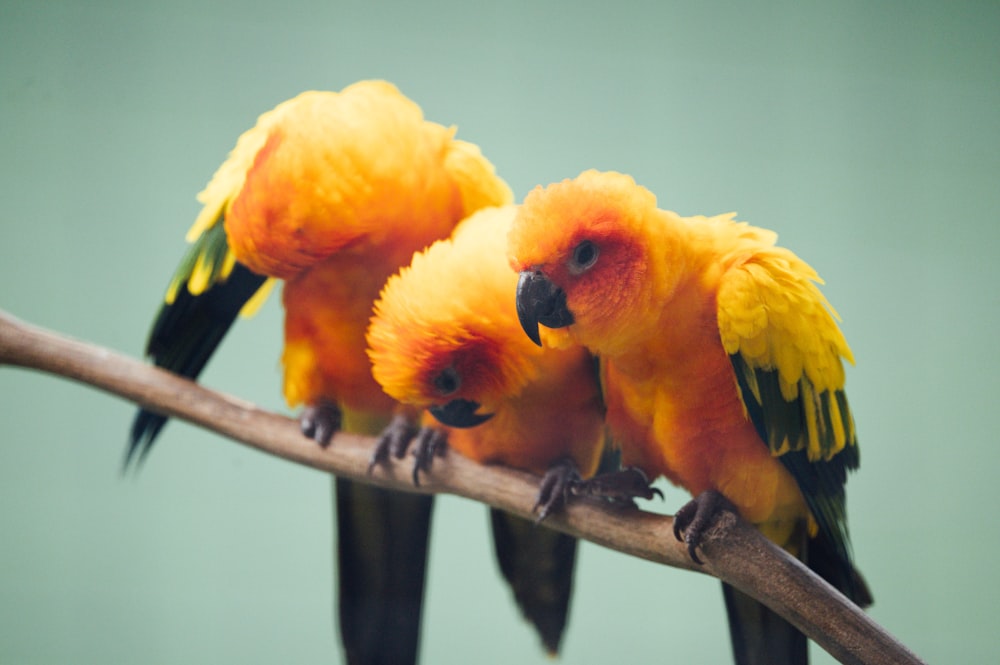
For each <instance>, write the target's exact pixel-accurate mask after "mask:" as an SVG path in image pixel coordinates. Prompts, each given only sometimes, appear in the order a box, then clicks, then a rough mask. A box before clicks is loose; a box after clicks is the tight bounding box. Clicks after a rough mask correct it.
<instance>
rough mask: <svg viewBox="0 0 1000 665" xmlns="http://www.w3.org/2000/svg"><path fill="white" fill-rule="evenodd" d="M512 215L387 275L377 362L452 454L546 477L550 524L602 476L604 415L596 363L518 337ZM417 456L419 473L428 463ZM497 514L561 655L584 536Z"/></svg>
mask: <svg viewBox="0 0 1000 665" xmlns="http://www.w3.org/2000/svg"><path fill="white" fill-rule="evenodd" d="M515 210H516V208H515V207H514V206H506V207H500V208H486V209H484V210H481V211H479V212H477V213H476V214H474V215H473V216H472V217H470V218H469V219H467V220H465V221H464V222H462V223H461V224H460V225H459V226H458V227H457V228H456V229H455V232H454V234H453V236H452V237H451V238H450V239H447V240H439V241H438V242H436V243H434V244H433V245H431V247H430V248H428V249H427V250H426V251H425V252H422V253H419V254H416V255H415V256H414V257H413V262H412V263H411V264H410V266H409V267H407V268H404V269H403V270H402V271H401V272H400V274H398V275H395V276H393V277H391V278H390V279H389V281H388V282H387V283H386V286H385V288H384V289H383V291H382V294H381V297H380V298H379V300H378V301H377V302H376V303H375V315H374V316H373V317H372V321H371V326H370V328H369V330H368V343H369V355H370V357H371V360H372V372H373V374H374V376H375V378H376V379H377V380H378V382H379V383H380V384H381V385H382V387H383V388H384V389H385V391H386V392H387V393H388V394H390V395H392V396H393V397H395V398H396V399H398V400H399V401H400V402H403V403H406V404H411V405H414V406H416V407H419V408H421V409H428V410H429V412H430V413H431V414H433V415H434V416H435V417H436V418H437V419H438V420H439V421H440V422H441V423H443V424H444V425H447V426H449V427H447V428H445V429H444V432H445V433H446V436H447V441H448V444H449V446H450V447H451V448H452V449H454V450H456V451H458V452H459V453H461V454H463V455H465V456H466V457H469V458H471V459H473V460H475V461H477V462H480V463H484V464H493V463H497V464H505V465H507V466H512V467H516V468H520V469H523V470H527V471H531V472H533V473H536V474H538V475H539V476H543V477H544V480H543V482H542V490H541V492H540V494H539V500H538V505H539V507H540V509H541V517H544V516H545V515H546V514H548V512H549V511H550V510H552V509H554V508H556V507H558V505H559V504H560V503H561V501H562V499H563V496H564V492H565V490H566V489H567V487H568V484H569V483H572V482H573V481H574V480H575V479H578V478H580V477H581V476H582V477H584V478H587V477H590V476H592V475H593V474H594V472H595V470H596V469H597V467H598V464H599V461H600V459H601V455H602V451H603V449H604V441H605V432H604V408H603V403H602V401H601V395H600V387H599V384H598V380H597V370H596V365H595V363H594V360H593V358H592V357H591V355H590V354H589V353H588V352H587V351H586V350H585V349H584V348H583V347H581V346H579V345H567V346H565V348H560V349H555V348H544V349H543V348H541V347H538V346H536V345H534V344H532V342H531V341H530V340H529V339H528V338H527V337H525V335H524V333H523V332H522V331H521V327H520V325H519V323H518V318H517V312H516V310H515V308H514V300H513V298H512V297H511V295H512V293H513V290H514V288H515V287H516V285H517V274H516V273H515V272H514V271H512V270H511V269H510V266H509V265H508V264H507V260H506V259H505V257H504V256H503V254H502V253H501V252H498V251H497V249H498V248H502V247H503V246H504V244H505V243H506V238H507V232H508V231H509V229H510V224H511V221H512V220H513V218H514V213H515ZM558 335H559V333H558V332H557V331H555V332H553V333H552V336H558ZM395 454H396V456H400V455H401V454H402V451H397V452H396V453H395ZM417 454H418V462H417V467H416V468H415V473H416V472H417V471H419V470H420V465H421V460H427V461H429V460H430V459H431V457H430V456H428V454H427V453H426V452H420V451H418V452H417ZM490 514H491V523H492V527H493V537H494V545H495V552H496V555H497V560H498V563H499V565H500V569H501V572H502V573H503V574H504V576H505V577H506V578H507V580H508V582H509V583H510V584H511V586H512V588H513V591H514V595H515V598H516V600H517V602H518V605H519V606H520V607H521V610H522V612H523V613H524V615H525V617H526V618H527V619H528V620H529V621H531V622H532V623H533V624H534V625H535V627H536V628H537V630H538V632H539V634H540V635H541V638H542V642H543V644H544V645H545V647H546V649H547V650H548V651H549V652H550V653H551V654H553V655H554V654H556V653H557V652H558V649H559V644H560V641H561V638H562V635H563V631H564V628H565V625H566V617H567V613H568V611H569V604H570V597H571V593H572V584H573V568H574V562H575V556H576V539H575V538H572V537H569V536H566V535H564V534H560V533H557V532H555V531H551V530H548V529H542V528H538V527H536V525H535V524H533V523H532V522H530V521H526V520H523V519H521V518H518V517H515V516H512V515H510V514H508V513H505V512H503V511H500V510H496V509H492V510H491V511H490Z"/></svg>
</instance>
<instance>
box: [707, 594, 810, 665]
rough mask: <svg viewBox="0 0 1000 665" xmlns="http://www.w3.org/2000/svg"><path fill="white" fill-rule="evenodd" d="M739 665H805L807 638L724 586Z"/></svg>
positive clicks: (776, 615)
mask: <svg viewBox="0 0 1000 665" xmlns="http://www.w3.org/2000/svg"><path fill="white" fill-rule="evenodd" d="M722 595H723V597H724V598H725V600H726V615H727V616H728V617H729V636H730V638H731V640H732V645H733V662H735V663H736V665H806V664H807V663H808V662H809V650H808V649H809V645H808V642H807V640H806V636H805V635H803V634H802V633H800V632H799V631H798V630H797V629H796V628H795V627H794V626H792V624H790V623H788V622H787V621H785V620H784V619H783V618H781V617H780V616H779V615H778V614H776V613H775V612H773V611H771V610H770V609H769V608H768V607H766V606H764V605H762V604H760V603H759V602H757V601H756V600H754V599H753V598H751V597H750V596H748V595H746V594H744V593H742V592H741V591H737V590H736V589H734V588H733V587H731V586H729V585H728V584H725V583H723V585H722Z"/></svg>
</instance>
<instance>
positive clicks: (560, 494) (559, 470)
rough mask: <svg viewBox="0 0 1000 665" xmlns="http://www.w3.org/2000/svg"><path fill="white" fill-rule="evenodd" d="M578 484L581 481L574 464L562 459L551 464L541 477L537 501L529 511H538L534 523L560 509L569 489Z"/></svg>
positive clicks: (567, 459) (565, 458)
mask: <svg viewBox="0 0 1000 665" xmlns="http://www.w3.org/2000/svg"><path fill="white" fill-rule="evenodd" d="M580 482H582V479H581V478H580V469H579V468H578V467H577V465H576V462H574V461H573V460H571V459H569V458H568V457H564V458H562V459H560V460H557V461H556V462H555V463H553V464H552V466H550V467H549V469H548V471H546V472H545V475H544V476H542V483H541V485H540V486H539V488H538V500H537V501H535V506H534V507H533V508H532V509H531V511H532V512H535V511H538V517H537V518H536V519H535V523H536V524H537V523H538V522H541V521H542V520H544V519H545V518H546V517H548V516H549V515H550V514H551V513H552V511H553V510H557V509H559V508H560V507H562V506H563V505H564V504H565V503H566V497H567V495H568V494H569V492H570V490H571V488H572V487H574V486H576V485H577V484H578V483H580Z"/></svg>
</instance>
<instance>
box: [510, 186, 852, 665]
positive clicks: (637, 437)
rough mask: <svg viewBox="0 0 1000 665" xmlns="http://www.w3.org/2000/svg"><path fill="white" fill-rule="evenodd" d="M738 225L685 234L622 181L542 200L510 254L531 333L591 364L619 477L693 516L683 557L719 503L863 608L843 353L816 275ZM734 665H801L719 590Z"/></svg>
mask: <svg viewBox="0 0 1000 665" xmlns="http://www.w3.org/2000/svg"><path fill="white" fill-rule="evenodd" d="M775 240H776V235H775V234H774V233H772V232H770V231H767V230H764V229H761V228H756V227H753V226H749V225H747V224H745V223H740V222H737V221H735V219H734V215H732V214H729V215H720V216H717V217H700V216H699V217H681V216H679V215H677V214H675V213H673V212H668V211H665V210H660V209H658V208H657V202H656V197H655V196H654V195H653V194H652V193H651V192H650V191H649V190H647V189H645V188H643V187H641V186H639V185H637V184H636V183H635V181H634V180H633V179H632V178H630V177H629V176H626V175H622V174H618V173H601V172H597V171H587V172H584V173H582V174H581V175H580V176H579V177H577V178H575V179H573V180H566V181H563V182H561V183H557V184H553V185H550V186H549V187H546V188H544V189H543V188H541V187H539V188H536V189H535V190H534V191H533V192H531V193H530V194H529V195H528V196H527V197H526V198H525V201H524V204H523V206H522V207H521V208H520V211H519V213H518V215H517V218H516V220H515V222H514V225H513V228H512V230H511V232H510V236H509V245H508V253H509V258H510V261H511V265H512V266H513V267H514V269H515V270H517V271H518V272H519V273H520V277H519V280H518V286H517V289H516V293H517V295H516V302H517V307H518V314H519V317H520V320H521V323H522V325H523V327H524V330H525V331H526V332H527V334H528V335H529V336H531V337H532V338H533V339H534V340H535V341H536V342H539V332H538V330H539V329H538V326H539V324H541V325H543V326H548V327H552V328H565V329H566V331H568V332H569V334H570V335H572V337H573V338H574V339H576V340H577V341H579V342H580V343H581V344H583V345H584V346H586V347H587V348H588V349H590V350H591V351H592V352H593V353H594V354H596V355H598V356H599V357H600V358H601V363H602V382H603V386H604V391H605V401H606V405H607V422H608V427H609V430H610V432H611V435H612V438H613V439H614V440H615V442H616V443H618V444H620V446H621V454H622V464H623V465H625V466H626V467H628V466H633V467H637V468H638V469H639V470H641V471H642V472H644V473H645V474H646V475H647V476H648V477H649V478H651V479H655V478H657V477H659V476H665V477H666V478H668V479H669V480H670V481H672V482H674V483H676V484H678V485H681V486H682V487H684V488H686V489H687V490H688V491H690V492H691V493H692V494H693V495H694V496H695V497H696V498H695V499H694V500H693V501H692V502H691V503H689V504H687V505H686V506H684V507H683V508H682V509H681V511H680V512H679V513H678V515H677V518H676V522H675V530H676V533H677V534H678V537H682V536H683V538H684V540H685V541H686V543H687V545H688V549H689V551H690V552H691V555H692V557H693V558H694V559H695V560H698V558H697V553H696V548H697V547H698V544H699V541H700V539H701V537H702V534H703V532H704V529H705V527H706V526H707V524H708V523H709V522H710V517H711V515H712V513H713V511H714V510H716V509H718V508H719V507H720V506H724V505H726V500H728V502H730V503H731V505H732V506H734V507H735V509H736V510H737V511H738V512H739V514H740V515H742V516H743V517H744V518H745V519H747V520H748V521H750V522H751V523H753V524H755V525H756V526H757V527H758V528H759V529H760V530H761V531H762V532H763V533H764V534H766V535H767V536H768V537H769V538H771V539H772V540H773V541H774V542H776V543H777V544H779V545H780V546H782V547H784V548H785V549H786V550H788V551H789V552H791V553H792V554H794V555H796V556H798V557H800V558H801V559H803V560H804V561H805V562H807V563H808V565H809V566H810V567H812V568H813V569H814V570H816V571H817V572H818V573H819V574H821V575H822V576H823V577H825V578H826V579H827V580H828V581H829V582H830V583H831V584H833V585H834V586H835V587H837V588H838V589H840V590H841V591H842V592H844V593H845V595H847V596H848V597H850V598H852V599H853V600H854V601H855V602H857V603H858V604H860V605H867V604H869V603H870V602H871V597H870V594H869V592H868V589H867V587H866V585H865V583H864V581H863V580H862V578H861V577H860V575H859V574H858V572H857V570H856V569H855V567H854V564H853V561H852V554H851V548H850V543H849V539H848V530H847V516H846V508H845V492H844V485H845V481H846V477H847V472H848V471H849V470H853V469H855V468H857V466H858V463H859V457H858V445H857V440H856V437H855V430H854V421H853V419H852V416H851V412H850V409H849V407H848V404H847V399H846V398H845V396H844V368H843V360H848V361H851V362H853V360H852V356H851V351H850V349H849V348H848V346H847V343H846V341H845V340H844V337H843V335H842V334H841V331H840V329H839V328H838V325H837V322H836V313H835V312H834V311H833V309H832V308H831V307H830V305H829V304H828V303H827V301H826V299H825V298H824V296H823V295H822V294H821V292H820V291H819V289H818V288H817V286H816V284H817V283H818V282H819V281H820V280H819V277H818V276H817V274H816V272H815V271H814V270H813V269H812V268H810V267H809V266H808V265H807V264H806V263H805V262H803V261H802V260H801V259H799V258H798V257H796V256H795V255H794V254H793V253H792V252H790V251H788V250H787V249H783V248H780V247H776V246H775ZM724 592H725V597H726V601H727V611H728V613H729V618H730V629H731V636H732V639H733V648H734V654H735V656H736V661H737V662H738V663H741V664H743V663H772V664H773V663H803V662H807V657H808V652H807V644H806V640H805V637H804V636H803V635H802V634H801V633H799V632H798V631H796V630H795V629H794V628H793V627H792V626H791V625H790V624H788V623H786V622H785V621H784V620H783V619H781V618H780V617H778V616H777V615H776V614H773V613H771V612H770V610H768V609H767V608H764V607H763V606H762V605H759V604H757V603H756V602H755V601H753V600H752V599H750V598H749V597H747V596H744V595H742V594H740V593H739V592H736V591H735V590H733V589H731V588H729V587H724Z"/></svg>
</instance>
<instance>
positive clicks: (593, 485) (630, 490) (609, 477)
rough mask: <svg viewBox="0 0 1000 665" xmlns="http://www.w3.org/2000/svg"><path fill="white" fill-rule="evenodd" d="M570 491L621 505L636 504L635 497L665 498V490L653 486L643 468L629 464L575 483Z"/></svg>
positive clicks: (577, 494)
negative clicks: (617, 469)
mask: <svg viewBox="0 0 1000 665" xmlns="http://www.w3.org/2000/svg"><path fill="white" fill-rule="evenodd" d="M570 492H571V493H572V494H575V495H576V496H591V497H597V498H601V499H606V500H607V501H609V502H611V503H614V504H617V505H620V506H635V501H634V499H652V498H653V497H654V496H659V497H660V498H661V499H662V498H663V492H661V491H660V490H658V489H657V488H655V487H653V486H652V485H651V484H650V482H649V476H647V475H646V474H645V473H644V472H643V470H642V469H640V468H639V467H637V466H629V467H625V468H624V469H621V470H619V471H609V472H608V473H602V474H599V475H596V476H594V477H593V478H589V479H587V480H581V481H579V482H577V483H574V484H573V486H572V487H570Z"/></svg>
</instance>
